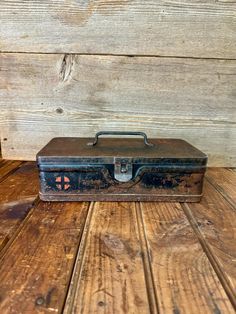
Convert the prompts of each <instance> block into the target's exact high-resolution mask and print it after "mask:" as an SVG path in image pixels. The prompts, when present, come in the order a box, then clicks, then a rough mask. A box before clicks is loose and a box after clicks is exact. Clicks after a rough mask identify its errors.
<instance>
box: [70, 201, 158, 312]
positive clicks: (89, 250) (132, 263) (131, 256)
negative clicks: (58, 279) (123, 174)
mask: <svg viewBox="0 0 236 314" xmlns="http://www.w3.org/2000/svg"><path fill="white" fill-rule="evenodd" d="M84 241H85V247H84V250H83V251H82V252H80V254H79V255H78V258H77V262H76V266H75V270H74V273H73V277H72V285H71V287H70V290H69V295H68V299H67V302H66V306H65V313H81V312H83V313H148V312H149V305H148V296H147V291H146V284H145V278H144V270H143V262H142V251H141V247H140V244H139V234H138V227H137V221H136V213H135V206H134V203H95V206H94V208H93V214H92V217H91V223H90V225H89V230H88V233H87V238H86V239H84ZM153 313H155V312H153Z"/></svg>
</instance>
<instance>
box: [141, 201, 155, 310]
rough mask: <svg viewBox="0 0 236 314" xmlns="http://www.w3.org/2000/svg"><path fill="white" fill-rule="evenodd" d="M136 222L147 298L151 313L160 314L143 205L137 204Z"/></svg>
mask: <svg viewBox="0 0 236 314" xmlns="http://www.w3.org/2000/svg"><path fill="white" fill-rule="evenodd" d="M135 212H136V220H137V225H138V234H139V241H140V246H141V250H142V262H143V269H144V277H145V283H146V290H147V297H148V302H149V309H150V313H152V314H153V313H159V305H158V298H157V293H156V288H155V281H154V275H153V271H152V262H151V256H150V251H149V245H148V240H147V233H146V228H145V224H144V218H143V214H142V205H141V203H140V202H135Z"/></svg>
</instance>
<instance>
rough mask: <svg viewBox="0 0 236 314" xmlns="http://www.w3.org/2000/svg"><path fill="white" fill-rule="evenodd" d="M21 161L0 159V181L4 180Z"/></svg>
mask: <svg viewBox="0 0 236 314" xmlns="http://www.w3.org/2000/svg"><path fill="white" fill-rule="evenodd" d="M21 165H22V162H20V161H15V160H0V182H2V181H4V180H5V179H6V178H7V177H8V176H9V175H10V174H11V173H13V172H14V171H16V169H17V168H19V167H20V166H21Z"/></svg>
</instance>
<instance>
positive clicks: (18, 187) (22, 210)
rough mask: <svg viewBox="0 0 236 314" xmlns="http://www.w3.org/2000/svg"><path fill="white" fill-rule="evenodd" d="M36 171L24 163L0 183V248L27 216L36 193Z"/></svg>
mask: <svg viewBox="0 0 236 314" xmlns="http://www.w3.org/2000/svg"><path fill="white" fill-rule="evenodd" d="M38 188H39V183H38V171H37V168H36V164H35V163H33V162H29V163H24V164H23V165H22V166H21V167H20V168H19V169H17V170H16V171H15V172H14V173H12V174H11V175H9V176H8V177H7V178H5V180H4V181H3V182H1V184H0V221H1V224H0V250H1V249H2V248H3V247H4V246H5V244H6V243H7V242H8V241H9V239H10V238H11V236H12V235H13V234H14V232H15V231H16V230H17V228H18V227H19V225H20V223H21V222H22V221H23V220H24V218H25V217H26V216H27V214H28V212H29V210H30V208H31V207H32V205H33V203H34V201H35V199H36V197H37V194H38Z"/></svg>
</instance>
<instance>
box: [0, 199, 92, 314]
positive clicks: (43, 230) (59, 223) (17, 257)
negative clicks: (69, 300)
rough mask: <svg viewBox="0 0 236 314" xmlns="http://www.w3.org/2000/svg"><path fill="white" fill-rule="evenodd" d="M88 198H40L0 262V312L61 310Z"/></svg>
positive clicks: (48, 311)
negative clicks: (79, 200)
mask: <svg viewBox="0 0 236 314" xmlns="http://www.w3.org/2000/svg"><path fill="white" fill-rule="evenodd" d="M87 208H88V203H49V202H40V203H39V204H38V205H37V206H36V207H35V208H34V210H33V213H32V214H31V216H30V218H29V219H28V220H27V222H26V223H25V224H24V227H23V228H22V229H21V231H20V233H19V234H18V236H17V237H16V239H15V240H14V242H13V243H12V244H11V246H10V247H9V248H8V250H7V251H6V252H5V255H4V256H3V258H2V260H1V261H0V268H1V269H2V271H1V272H0V282H1V287H0V296H1V298H0V312H1V313H52V312H59V313H60V312H61V309H62V306H63V302H64V298H65V295H66V292H67V286H68V281H69V279H70V274H71V270H72V266H73V262H74V257H75V255H76V252H77V248H78V245H79V242H80V237H81V233H82V230H83V225H84V222H85V219H86V214H87Z"/></svg>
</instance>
